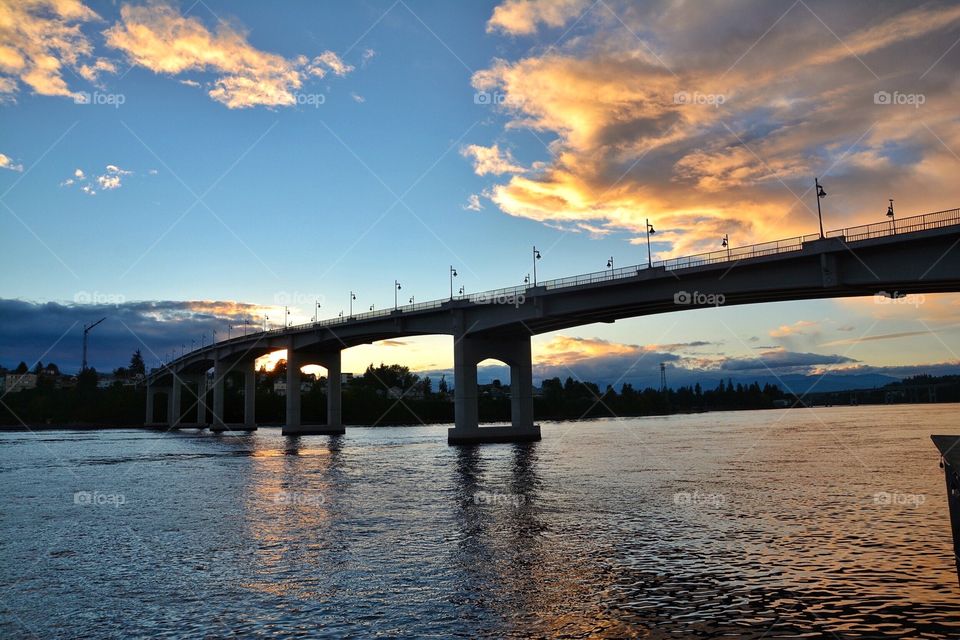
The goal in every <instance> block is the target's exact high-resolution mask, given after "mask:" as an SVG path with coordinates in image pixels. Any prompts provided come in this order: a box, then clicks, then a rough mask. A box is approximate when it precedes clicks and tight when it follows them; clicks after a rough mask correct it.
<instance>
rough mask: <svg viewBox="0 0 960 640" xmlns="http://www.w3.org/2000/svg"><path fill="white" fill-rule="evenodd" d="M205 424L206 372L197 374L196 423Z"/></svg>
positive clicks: (201, 425)
mask: <svg viewBox="0 0 960 640" xmlns="http://www.w3.org/2000/svg"><path fill="white" fill-rule="evenodd" d="M206 424H207V374H206V373H201V374H199V375H198V376H197V425H199V426H200V427H203V426H205V425H206Z"/></svg>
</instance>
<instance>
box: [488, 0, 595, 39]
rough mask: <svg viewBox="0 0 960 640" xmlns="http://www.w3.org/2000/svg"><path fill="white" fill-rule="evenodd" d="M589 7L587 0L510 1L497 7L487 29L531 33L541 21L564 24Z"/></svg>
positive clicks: (558, 24)
mask: <svg viewBox="0 0 960 640" xmlns="http://www.w3.org/2000/svg"><path fill="white" fill-rule="evenodd" d="M586 6H587V2H586V0H506V1H505V2H504V3H502V4H501V5H499V6H497V7H494V9H493V15H492V16H491V17H490V20H489V21H488V22H487V31H488V32H491V31H497V30H499V31H503V32H504V33H508V34H511V35H530V34H532V33H534V32H535V31H536V30H537V26H538V25H539V24H544V25H546V26H548V27H560V26H563V25H564V24H565V23H566V22H567V21H568V20H570V19H571V18H574V17H576V16H577V15H578V14H579V13H580V12H581V11H582V10H583V9H584V7H586Z"/></svg>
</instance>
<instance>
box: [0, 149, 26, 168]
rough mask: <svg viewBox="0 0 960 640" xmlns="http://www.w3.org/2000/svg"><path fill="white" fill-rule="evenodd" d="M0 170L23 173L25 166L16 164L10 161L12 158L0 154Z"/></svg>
mask: <svg viewBox="0 0 960 640" xmlns="http://www.w3.org/2000/svg"><path fill="white" fill-rule="evenodd" d="M0 169H7V170H9V171H23V165H22V164H17V163H15V162H14V161H13V160H11V159H10V156H7V155H5V154H3V153H0Z"/></svg>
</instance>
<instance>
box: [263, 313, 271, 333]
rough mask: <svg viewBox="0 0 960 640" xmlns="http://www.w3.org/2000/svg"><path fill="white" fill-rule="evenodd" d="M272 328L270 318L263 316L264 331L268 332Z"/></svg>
mask: <svg viewBox="0 0 960 640" xmlns="http://www.w3.org/2000/svg"><path fill="white" fill-rule="evenodd" d="M269 326H270V316H268V315H267V314H263V330H264V331H266V330H267V328H268V327H269Z"/></svg>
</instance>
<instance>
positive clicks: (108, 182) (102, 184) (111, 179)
mask: <svg viewBox="0 0 960 640" xmlns="http://www.w3.org/2000/svg"><path fill="white" fill-rule="evenodd" d="M148 173H149V174H150V175H156V173H157V172H156V170H155V169H151V170H150V171H149V172H148ZM130 175H133V171H129V170H127V169H121V168H120V167H118V166H117V165H115V164H108V165H107V166H106V167H104V173H102V174H100V175H98V176H95V177H94V178H93V179H92V181H91V182H88V183H86V184H82V185H81V183H85V182H86V180H87V174H86V173H84V171H83V169H77V170H76V171H74V172H73V176H74V177H73V178H67V179H66V180H64V181H63V182H61V183H60V186H61V187H70V186H73V185H75V184H76V185H81V186H80V190H81V191H82V192H83V193H86V194H87V195H90V196H92V195H96V193H97V191H98V189H99V190H100V191H113V190H115V189H119V188H120V187H121V186H123V178H124V177H126V176H130Z"/></svg>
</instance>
